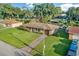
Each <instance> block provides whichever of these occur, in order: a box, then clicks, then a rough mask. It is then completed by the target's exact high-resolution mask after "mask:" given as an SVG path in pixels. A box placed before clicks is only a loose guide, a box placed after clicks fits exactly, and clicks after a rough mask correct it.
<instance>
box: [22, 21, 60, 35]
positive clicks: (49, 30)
mask: <svg viewBox="0 0 79 59" xmlns="http://www.w3.org/2000/svg"><path fill="white" fill-rule="evenodd" d="M23 27H24V28H26V29H28V30H29V31H32V32H42V33H44V34H46V35H52V34H53V33H54V32H55V31H56V30H57V29H58V28H59V26H57V25H52V24H46V23H38V22H30V23H27V24H24V25H23Z"/></svg>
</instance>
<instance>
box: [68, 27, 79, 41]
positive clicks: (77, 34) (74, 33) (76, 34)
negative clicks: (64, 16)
mask: <svg viewBox="0 0 79 59" xmlns="http://www.w3.org/2000/svg"><path fill="white" fill-rule="evenodd" d="M68 33H69V39H70V40H74V39H77V40H79V27H70V28H69V31H68Z"/></svg>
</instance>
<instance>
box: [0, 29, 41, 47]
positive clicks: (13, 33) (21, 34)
mask: <svg viewBox="0 0 79 59" xmlns="http://www.w3.org/2000/svg"><path fill="white" fill-rule="evenodd" d="M39 35H40V34H36V33H32V32H27V31H24V30H20V29H17V28H8V29H4V30H0V40H2V41H5V42H7V43H8V44H11V45H13V46H15V47H17V48H22V47H24V46H25V44H24V43H27V44H30V43H31V42H32V41H34V40H35V39H36V38H38V37H39ZM23 42H24V43H23Z"/></svg>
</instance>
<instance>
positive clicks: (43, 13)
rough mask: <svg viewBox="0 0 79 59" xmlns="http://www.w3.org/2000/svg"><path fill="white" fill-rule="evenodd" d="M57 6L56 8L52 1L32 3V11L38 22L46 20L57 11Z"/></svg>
mask: <svg viewBox="0 0 79 59" xmlns="http://www.w3.org/2000/svg"><path fill="white" fill-rule="evenodd" d="M58 10H59V8H56V7H55V6H54V5H53V4H52V3H42V4H34V8H33V12H34V15H35V16H36V18H38V19H39V21H40V22H47V21H48V20H49V19H51V18H53V17H55V15H56V14H58V13H59V11H58Z"/></svg>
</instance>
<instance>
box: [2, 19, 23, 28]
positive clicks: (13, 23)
mask: <svg viewBox="0 0 79 59" xmlns="http://www.w3.org/2000/svg"><path fill="white" fill-rule="evenodd" d="M1 23H2V25H3V26H4V27H18V26H20V25H22V22H19V21H16V20H14V19H11V20H3V21H2V22H1Z"/></svg>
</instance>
